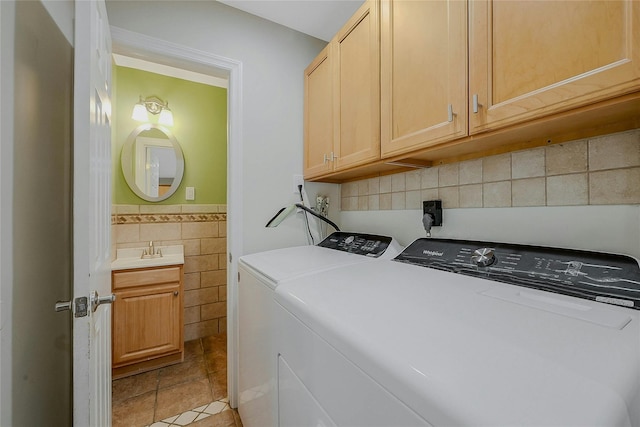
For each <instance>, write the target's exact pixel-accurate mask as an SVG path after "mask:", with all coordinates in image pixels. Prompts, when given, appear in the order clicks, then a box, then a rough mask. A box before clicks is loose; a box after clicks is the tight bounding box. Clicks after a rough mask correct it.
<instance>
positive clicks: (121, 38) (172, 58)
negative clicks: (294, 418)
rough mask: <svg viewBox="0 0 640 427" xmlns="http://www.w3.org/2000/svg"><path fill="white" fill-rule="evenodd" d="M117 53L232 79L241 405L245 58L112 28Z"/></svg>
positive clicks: (231, 246) (233, 301)
mask: <svg viewBox="0 0 640 427" xmlns="http://www.w3.org/2000/svg"><path fill="white" fill-rule="evenodd" d="M111 39H112V50H113V53H117V54H120V55H124V56H129V57H132V58H137V59H143V60H146V61H150V62H157V63H160V64H165V65H169V66H172V67H175V68H181V69H184V70H188V71H194V72H197V73H200V74H206V75H211V76H214V77H226V78H228V79H229V85H228V89H227V117H228V128H227V253H228V255H229V257H228V259H227V353H228V354H227V360H228V362H227V383H228V387H227V388H228V393H229V403H230V405H231V407H232V408H236V407H237V406H238V403H237V367H236V362H235V361H236V354H237V343H238V327H237V325H238V322H237V316H238V314H237V307H238V304H237V301H238V282H237V280H236V278H237V277H238V258H239V257H240V256H241V255H242V254H243V252H242V241H243V240H242V237H243V233H242V216H243V215H242V214H243V210H242V207H243V203H242V62H240V61H237V60H234V59H230V58H225V57H222V56H219V55H215V54H212V53H209V52H204V51H201V50H197V49H193V48H191V47H188V46H184V45H180V44H177V43H172V42H168V41H166V40H162V39H158V38H155V37H150V36H147V35H144V34H140V33H137V32H134V31H129V30H125V29H123V28H120V27H115V26H111Z"/></svg>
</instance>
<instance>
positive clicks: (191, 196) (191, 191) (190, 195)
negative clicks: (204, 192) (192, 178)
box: [184, 187, 196, 200]
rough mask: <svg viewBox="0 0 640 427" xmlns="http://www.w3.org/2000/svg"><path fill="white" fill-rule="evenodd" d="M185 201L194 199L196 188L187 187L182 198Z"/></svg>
mask: <svg viewBox="0 0 640 427" xmlns="http://www.w3.org/2000/svg"><path fill="white" fill-rule="evenodd" d="M184 198H185V199H187V200H195V199H196V188H195V187H187V194H186V195H185V197H184Z"/></svg>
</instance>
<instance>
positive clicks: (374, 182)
mask: <svg viewBox="0 0 640 427" xmlns="http://www.w3.org/2000/svg"><path fill="white" fill-rule="evenodd" d="M373 194H380V178H379V177H377V176H376V177H374V178H369V195H373Z"/></svg>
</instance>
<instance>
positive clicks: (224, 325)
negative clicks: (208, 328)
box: [218, 317, 227, 334]
mask: <svg viewBox="0 0 640 427" xmlns="http://www.w3.org/2000/svg"><path fill="white" fill-rule="evenodd" d="M218 320H219V322H220V324H219V326H218V333H219V334H221V333H223V332H227V318H226V317H221V318H220V319H218Z"/></svg>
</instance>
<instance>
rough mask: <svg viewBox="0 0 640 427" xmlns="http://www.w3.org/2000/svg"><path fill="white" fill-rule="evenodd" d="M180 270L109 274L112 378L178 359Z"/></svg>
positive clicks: (166, 268)
mask: <svg viewBox="0 0 640 427" xmlns="http://www.w3.org/2000/svg"><path fill="white" fill-rule="evenodd" d="M183 286H184V285H183V265H182V264H178V265H168V266H160V267H148V268H136V269H127V270H113V271H112V287H113V293H114V294H115V296H116V300H115V302H114V304H113V318H112V325H113V330H112V336H113V341H112V356H113V359H112V363H113V378H120V377H124V376H127V375H132V374H136V373H139V372H143V371H146V370H150V369H155V368H158V367H161V366H166V365H170V364H172V363H178V362H181V361H182V360H183V358H184V340H183V328H182V324H183V320H182V319H183Z"/></svg>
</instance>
